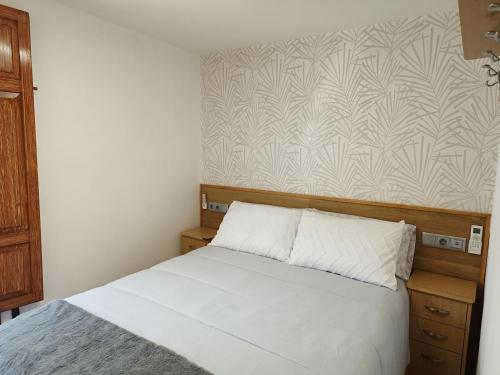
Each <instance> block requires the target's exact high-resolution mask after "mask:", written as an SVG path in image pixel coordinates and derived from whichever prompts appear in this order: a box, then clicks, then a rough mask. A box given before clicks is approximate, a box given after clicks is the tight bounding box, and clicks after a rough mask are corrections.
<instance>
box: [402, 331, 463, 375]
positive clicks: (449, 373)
mask: <svg viewBox="0 0 500 375" xmlns="http://www.w3.org/2000/svg"><path fill="white" fill-rule="evenodd" d="M410 346H411V366H412V367H415V368H416V369H419V370H421V371H422V372H423V373H424V374H427V375H459V374H460V367H461V360H462V358H461V356H460V355H459V354H457V353H453V352H450V351H448V350H444V349H439V348H436V347H435V346H432V345H427V344H422V343H420V342H418V341H415V340H410Z"/></svg>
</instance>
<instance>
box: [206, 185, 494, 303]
mask: <svg viewBox="0 0 500 375" xmlns="http://www.w3.org/2000/svg"><path fill="white" fill-rule="evenodd" d="M201 194H206V196H207V200H208V201H209V202H219V203H229V204H230V203H231V202H232V201H234V200H238V201H242V202H250V203H262V204H271V205H276V206H284V207H295V208H308V207H310V208H317V209H319V210H323V211H332V212H339V213H343V214H350V215H357V216H365V217H371V218H375V219H382V220H390V221H399V220H404V221H405V222H406V223H408V224H413V225H415V226H416V227H417V245H416V250H415V260H414V263H413V268H414V269H420V270H424V271H430V272H435V273H440V274H444V275H448V276H455V277H459V278H462V279H467V280H473V281H477V282H478V284H479V289H480V290H479V292H480V293H481V292H482V291H483V287H484V278H485V270H486V259H487V255H488V242H489V233H490V215H489V214H484V213H476V212H463V211H454V210H447V209H441V208H429V207H420V206H410V205H403V204H392V203H381V202H369V201H361V200H353V199H343V198H334V197H322V196H314V195H303V194H293V193H280V192H275V191H267V190H256V189H245V188H236V187H229V186H217V185H204V184H202V185H201V187H200V224H201V226H204V227H209V228H215V229H217V228H219V225H220V223H221V221H222V218H223V217H224V214H221V213H215V212H211V211H208V210H203V209H202V208H201ZM473 224H474V225H481V226H483V228H484V238H483V250H482V254H481V255H472V254H468V253H464V252H456V251H450V250H442V249H437V248H433V247H428V246H424V245H423V244H422V232H430V233H438V234H444V235H450V236H455V237H464V238H467V239H469V237H470V228H471V225H473Z"/></svg>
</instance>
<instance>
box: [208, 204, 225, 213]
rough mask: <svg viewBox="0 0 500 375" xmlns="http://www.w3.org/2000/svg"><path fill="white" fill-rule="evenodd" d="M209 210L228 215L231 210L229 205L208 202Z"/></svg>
mask: <svg viewBox="0 0 500 375" xmlns="http://www.w3.org/2000/svg"><path fill="white" fill-rule="evenodd" d="M208 210H209V211H213V212H221V213H226V212H227V210H229V205H228V204H227V203H217V202H208Z"/></svg>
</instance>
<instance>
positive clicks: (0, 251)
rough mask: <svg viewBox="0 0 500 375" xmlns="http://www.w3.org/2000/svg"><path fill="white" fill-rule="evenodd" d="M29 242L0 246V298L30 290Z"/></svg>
mask: <svg viewBox="0 0 500 375" xmlns="http://www.w3.org/2000/svg"><path fill="white" fill-rule="evenodd" d="M30 272H31V270H30V253H29V244H27V243H26V244H20V245H14V246H7V247H3V248H0V275H2V277H0V300H3V299H5V298H10V297H13V296H18V295H20V294H26V293H29V292H30V289H31V285H30V284H31V283H30Z"/></svg>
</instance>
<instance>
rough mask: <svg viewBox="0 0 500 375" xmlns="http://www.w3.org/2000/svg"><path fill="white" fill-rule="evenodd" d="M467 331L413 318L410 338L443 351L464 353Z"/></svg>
mask: <svg viewBox="0 0 500 375" xmlns="http://www.w3.org/2000/svg"><path fill="white" fill-rule="evenodd" d="M464 334H465V331H464V330H463V329H460V328H455V327H452V326H449V325H446V324H442V323H437V322H433V321H431V320H428V319H423V318H417V317H414V316H412V317H411V319H410V337H411V338H412V339H415V340H418V341H420V342H423V343H426V344H430V345H434V346H437V347H439V348H441V349H446V350H451V351H452V352H455V353H458V354H460V353H462V349H463V345H464Z"/></svg>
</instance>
